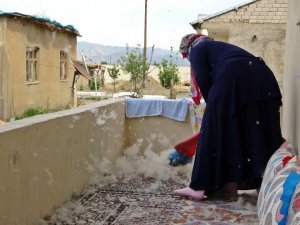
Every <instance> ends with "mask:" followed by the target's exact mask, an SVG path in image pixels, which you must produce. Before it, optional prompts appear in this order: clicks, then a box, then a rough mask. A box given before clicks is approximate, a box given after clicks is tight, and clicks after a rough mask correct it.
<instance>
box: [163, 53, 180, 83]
mask: <svg viewBox="0 0 300 225" xmlns="http://www.w3.org/2000/svg"><path fill="white" fill-rule="evenodd" d="M158 68H159V73H158V78H159V81H160V84H161V85H162V86H163V87H164V88H171V80H173V82H174V85H175V84H177V83H178V82H179V76H178V74H179V70H178V67H177V65H176V64H174V63H173V61H172V59H171V60H169V61H168V60H166V59H163V60H162V62H161V63H160V65H159V66H158Z"/></svg>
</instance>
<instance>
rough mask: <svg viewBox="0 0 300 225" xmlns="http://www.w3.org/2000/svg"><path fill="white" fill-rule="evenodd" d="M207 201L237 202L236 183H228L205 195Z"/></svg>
mask: <svg viewBox="0 0 300 225" xmlns="http://www.w3.org/2000/svg"><path fill="white" fill-rule="evenodd" d="M207 196H208V198H209V199H219V200H224V201H237V200H238V189H237V183H235V182H228V183H226V184H225V185H224V187H223V188H221V189H219V190H216V191H213V192H211V193H207Z"/></svg>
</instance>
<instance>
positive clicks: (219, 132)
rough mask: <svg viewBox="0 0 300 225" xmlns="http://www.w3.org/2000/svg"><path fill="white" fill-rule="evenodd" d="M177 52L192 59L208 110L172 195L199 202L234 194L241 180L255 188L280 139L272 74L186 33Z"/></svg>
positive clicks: (257, 62)
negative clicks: (187, 175)
mask: <svg viewBox="0 0 300 225" xmlns="http://www.w3.org/2000/svg"><path fill="white" fill-rule="evenodd" d="M180 51H181V53H182V55H183V57H187V59H188V60H189V61H190V63H191V69H192V70H193V72H194V73H195V76H196V81H197V84H198V86H199V88H200V91H201V93H202V95H203V97H204V100H205V101H206V109H205V113H204V116H203V120H202V125H201V128H200V138H199V142H198V145H197V152H196V156H195V160H194V166H193V171H192V177H191V182H190V184H189V186H188V187H186V188H183V189H179V190H175V194H177V195H180V196H186V197H191V198H194V199H197V200H202V199H203V198H204V197H205V195H207V196H209V195H214V194H216V193H222V195H223V196H224V197H237V191H238V189H239V188H242V185H245V184H247V185H246V188H258V187H259V186H260V183H261V180H262V175H263V172H264V169H265V167H266V164H267V162H268V160H269V158H270V157H271V155H272V154H273V153H274V152H275V151H276V150H277V149H278V148H279V147H280V146H281V144H282V143H283V141H284V139H283V138H282V135H281V129H280V113H279V109H280V107H281V105H282V102H281V93H280V89H279V87H278V84H277V81H276V79H275V77H274V74H273V73H272V71H271V70H270V69H269V67H268V66H267V65H266V64H265V62H264V61H263V60H262V59H261V58H260V57H255V56H254V55H252V54H251V53H249V52H247V51H246V50H244V49H242V48H240V47H238V46H235V45H232V44H228V43H224V42H220V41H213V40H212V39H210V38H209V37H207V36H203V35H197V34H188V35H186V36H184V37H183V38H182V41H181V45H180ZM249 184H250V186H249ZM243 188H245V187H243Z"/></svg>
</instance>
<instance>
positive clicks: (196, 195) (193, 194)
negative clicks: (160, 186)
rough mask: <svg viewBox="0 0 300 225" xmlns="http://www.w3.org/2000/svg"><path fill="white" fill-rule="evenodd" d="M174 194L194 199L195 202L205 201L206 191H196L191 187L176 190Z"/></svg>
mask: <svg viewBox="0 0 300 225" xmlns="http://www.w3.org/2000/svg"><path fill="white" fill-rule="evenodd" d="M174 194H176V195H179V196H183V197H189V198H192V199H195V200H203V199H204V191H202V190H199V191H196V190H193V189H192V188H190V187H186V188H182V189H178V190H175V191H174Z"/></svg>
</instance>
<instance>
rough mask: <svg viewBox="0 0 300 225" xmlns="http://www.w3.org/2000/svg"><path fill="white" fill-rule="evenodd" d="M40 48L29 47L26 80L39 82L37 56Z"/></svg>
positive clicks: (27, 50)
mask: <svg viewBox="0 0 300 225" xmlns="http://www.w3.org/2000/svg"><path fill="white" fill-rule="evenodd" d="M38 50H39V48H38V47H27V49H26V80H27V81H30V82H33V81H37V54H38Z"/></svg>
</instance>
